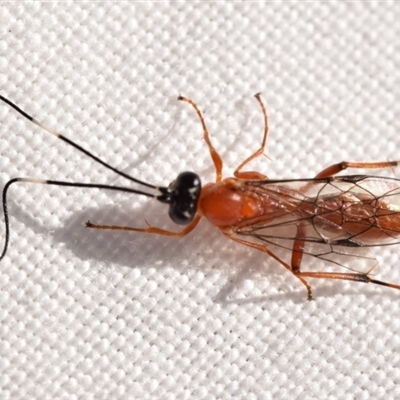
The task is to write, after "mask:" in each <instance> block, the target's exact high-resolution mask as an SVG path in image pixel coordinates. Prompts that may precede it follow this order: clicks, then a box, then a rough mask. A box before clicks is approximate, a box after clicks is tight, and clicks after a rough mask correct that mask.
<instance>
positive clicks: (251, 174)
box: [233, 93, 268, 180]
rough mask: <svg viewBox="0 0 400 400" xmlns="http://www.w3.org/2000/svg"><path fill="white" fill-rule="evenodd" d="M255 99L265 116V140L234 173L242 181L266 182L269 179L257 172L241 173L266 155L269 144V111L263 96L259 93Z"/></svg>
mask: <svg viewBox="0 0 400 400" xmlns="http://www.w3.org/2000/svg"><path fill="white" fill-rule="evenodd" d="M255 98H256V99H257V101H258V103H259V104H260V106H261V110H262V113H263V116H264V136H263V140H262V142H261V147H260V148H259V149H258V150H257V151H255V152H254V153H253V154H252V155H251V156H250V157H247V158H246V159H245V160H244V161H243V162H242V163H241V164H240V165H239V166H238V167H237V168H236V169H235V171H234V173H233V175H235V177H236V178H240V179H249V180H264V179H268V177H267V176H266V175H263V174H261V173H259V172H256V171H245V172H240V170H241V169H242V168H243V167H244V166H245V165H246V164H248V163H249V162H250V161H251V160H254V159H255V158H256V157H258V156H260V155H262V154H264V151H265V146H266V144H267V136H268V115H267V110H266V109H265V105H264V103H263V101H262V99H261V94H260V93H257V94H256V95H255Z"/></svg>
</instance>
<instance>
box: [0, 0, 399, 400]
mask: <svg viewBox="0 0 400 400" xmlns="http://www.w3.org/2000/svg"><path fill="white" fill-rule="evenodd" d="M399 20H400V5H399V4H398V3H397V2H372V1H371V2H367V1H363V2H308V1H307V2H306V1H304V2H294V1H290V2H289V1H288V2H263V3H258V2H235V3H230V2H209V3H204V4H200V3H190V2H180V3H173V2H172V3H163V2H161V3H159V2H155V3H131V4H129V3H88V4H85V3H82V4H81V3H73V4H71V3H70V4H61V3H39V2H37V3H26V4H17V3H4V4H2V7H1V9H0V32H1V44H0V52H1V56H0V88H1V89H0V93H1V95H4V96H6V97H8V98H10V99H11V100H12V101H14V102H15V103H16V104H18V105H19V106H20V107H22V108H23V109H24V110H25V111H27V112H29V113H30V114H32V115H34V116H35V117H36V118H37V119H39V120H40V121H43V122H44V123H46V124H47V125H49V126H51V127H53V128H56V129H58V130H59V131H61V132H62V133H63V134H64V135H66V136H67V137H69V138H71V139H73V140H76V141H77V142H78V143H79V144H81V145H83V146H84V147H86V148H88V149H90V150H91V151H93V153H95V154H96V155H98V156H100V157H102V158H103V159H105V160H107V161H108V162H110V163H111V164H113V165H114V166H116V167H118V168H121V169H122V170H123V171H125V172H127V173H130V174H132V175H134V176H137V177H138V178H140V179H142V180H145V181H147V182H150V183H153V184H160V185H168V184H169V182H170V181H172V180H173V179H175V177H176V175H177V173H179V172H181V171H184V170H193V171H195V172H197V173H199V174H200V176H201V178H202V179H203V181H204V182H207V181H211V180H213V179H214V169H213V166H212V162H211V160H210V157H209V154H208V152H207V148H206V145H205V143H204V141H203V140H202V136H201V135H202V130H201V126H200V124H199V122H198V120H197V118H196V115H195V113H194V111H193V109H191V107H190V106H189V105H188V104H185V103H180V102H178V101H177V100H176V99H177V96H178V95H179V94H182V95H185V96H188V97H191V98H192V99H193V100H195V101H196V102H197V104H198V105H199V107H200V108H201V109H202V111H203V112H204V115H205V119H206V122H207V124H208V127H209V130H210V132H211V134H212V140H213V143H214V145H215V147H216V148H217V149H218V151H219V152H220V153H221V155H222V157H223V159H224V162H225V168H224V174H225V176H229V175H230V174H231V173H232V171H233V169H234V168H235V167H236V166H237V165H238V164H239V163H240V162H241V161H242V160H243V159H244V158H245V157H247V156H248V155H249V154H250V153H251V152H252V151H254V150H256V149H257V148H258V146H259V145H260V141H261V135H262V127H263V125H262V124H263V121H262V115H261V112H260V109H259V106H258V104H257V103H256V101H255V99H254V97H253V95H254V94H255V93H257V92H262V93H263V99H264V101H265V102H266V104H267V108H268V114H269V117H270V132H269V133H270V136H269V138H268V148H267V153H268V156H269V157H270V158H271V160H269V159H267V158H265V157H260V158H259V159H257V160H255V161H254V162H253V163H252V166H251V168H253V169H255V170H258V171H262V172H263V173H265V174H267V175H268V176H269V177H270V178H300V177H312V176H314V175H315V174H316V173H317V172H318V171H320V170H322V169H323V168H324V167H326V166H327V165H329V164H332V163H335V162H339V161H341V160H344V159H346V160H365V161H372V160H379V161H382V160H389V159H399V158H400V150H399V149H400V118H398V117H399V115H400V85H399V83H400V81H399V77H400V25H399V22H398V21H399ZM0 134H1V141H0V177H1V184H2V185H4V184H5V183H6V181H7V180H8V179H10V178H12V177H16V176H32V177H38V178H47V179H64V180H71V181H80V182H100V183H110V184H120V185H122V184H126V182H125V181H124V180H123V179H119V178H117V177H116V176H115V175H114V174H112V173H111V172H110V171H107V170H105V169H104V168H102V167H101V166H99V165H98V164H95V163H94V162H93V161H91V160H90V159H88V158H87V157H85V156H84V155H82V154H80V153H79V152H77V151H76V150H74V149H73V148H71V147H68V146H67V145H66V144H65V143H62V142H60V141H58V140H57V139H56V138H54V137H52V136H50V135H49V134H47V133H46V132H44V131H42V130H40V129H39V128H38V127H37V126H35V125H33V124H31V123H29V122H28V121H26V120H24V119H23V117H22V116H20V115H18V114H17V113H16V112H14V111H12V110H11V109H10V108H9V107H8V106H6V105H5V104H0ZM386 174H387V175H389V176H393V172H392V171H387V172H386ZM397 176H399V172H398V171H397ZM9 208H10V215H11V242H10V247H9V251H8V254H7V255H6V257H5V258H4V259H3V260H2V262H1V265H0V302H1V312H0V321H1V323H0V332H1V334H0V338H1V345H0V355H1V360H0V370H1V373H0V380H1V384H0V398H2V399H6V398H13V399H22V398H38V399H39V398H40V399H43V398H65V399H66V398H68V399H73V398H85V399H90V398H93V399H94V398H96V399H101V398H104V399H106V398H107V399H110V398H114V399H116V398H121V399H122V398H124V399H126V398H131V399H134V398H136V399H146V398H154V399H156V398H163V399H177V398H179V399H189V398H190V399H212V398H215V399H217V398H218V399H228V398H246V399H294V398H299V399H300V398H301V399H305V398H307V399H328V398H329V399H339V398H340V399H354V398H356V399H367V398H373V399H377V398H400V351H399V350H400V340H399V335H398V332H399V329H400V292H398V291H395V290H391V289H387V288H382V287H374V286H371V285H362V284H356V283H354V284H351V283H343V282H328V281H317V280H313V281H312V280H310V283H311V284H312V286H313V288H314V295H315V298H316V300H315V301H313V302H307V301H306V292H305V290H304V287H303V286H302V285H301V284H300V283H299V282H298V281H297V280H296V279H295V278H293V277H292V276H291V275H290V274H289V273H288V272H287V271H285V270H284V268H283V267H281V266H279V265H277V264H276V263H274V262H272V261H271V260H270V259H269V258H268V257H266V256H265V255H264V254H261V253H258V252H257V251H253V250H251V249H248V248H246V247H241V246H240V245H238V244H236V243H234V242H232V241H229V240H228V239H226V238H225V237H223V235H221V234H220V233H219V232H218V231H217V230H215V229H213V228H212V227H211V226H210V225H209V224H208V223H207V222H206V221H203V222H202V223H201V224H200V226H199V227H198V228H197V229H196V230H195V231H193V232H192V233H191V234H190V235H188V236H187V237H185V238H182V239H174V238H165V237H157V236H149V235H144V234H135V233H124V232H110V231H95V230H89V229H85V228H84V223H85V221H87V220H88V219H90V220H91V221H92V222H94V223H101V224H129V225H132V226H145V222H144V219H146V220H147V221H148V222H149V223H150V224H154V225H157V226H165V227H168V228H170V229H175V227H174V226H173V224H172V223H170V222H168V217H167V212H166V207H165V206H163V205H162V204H158V203H156V202H155V201H151V200H148V199H146V198H141V197H139V196H128V195H123V194H114V193H109V192H106V191H99V190H89V189H88V190H82V189H68V188H60V187H49V186H42V185H33V184H25V185H23V184H20V185H19V186H18V185H15V186H14V187H12V188H11V189H10V193H9ZM2 232H4V230H2ZM3 237H4V233H2V238H3ZM399 252H400V246H391V247H387V248H380V249H374V253H375V255H376V256H377V257H378V259H379V261H380V264H381V268H380V272H381V278H382V279H383V280H387V281H391V282H400V270H399V266H400V263H399V256H398V255H399ZM287 257H288V258H287V260H290V254H287ZM303 268H304V269H307V266H306V265H304V266H303ZM246 269H247V270H254V273H252V274H244V273H243V271H246ZM242 275H244V278H253V279H245V280H244V282H242V283H241V284H240V285H239V284H238V283H239V282H236V281H235V279H234V282H233V284H232V285H230V284H229V282H230V281H229V279H233V278H235V277H236V278H237V281H241V280H243V279H241V278H243V276H242ZM231 286H233V287H235V288H236V290H235V291H234V292H233V293H232V294H231V297H233V298H234V299H239V300H238V301H232V302H230V303H219V302H217V301H216V300H215V298H216V297H218V294H221V293H223V294H224V293H226V292H228V289H230V287H231Z"/></svg>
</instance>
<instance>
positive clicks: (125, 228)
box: [86, 215, 201, 237]
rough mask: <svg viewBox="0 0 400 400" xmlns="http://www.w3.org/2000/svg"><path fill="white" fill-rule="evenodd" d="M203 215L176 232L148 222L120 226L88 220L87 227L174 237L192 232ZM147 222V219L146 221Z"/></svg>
mask: <svg viewBox="0 0 400 400" xmlns="http://www.w3.org/2000/svg"><path fill="white" fill-rule="evenodd" d="M200 219H201V216H200V215H198V216H196V217H195V218H194V219H193V221H192V222H191V223H190V224H189V225H186V226H185V227H184V228H183V229H182V230H181V231H179V232H174V231H168V230H165V229H161V228H157V227H154V226H151V225H149V224H148V227H147V228H133V227H131V226H118V225H95V224H92V223H91V222H90V221H88V222H86V228H93V229H111V230H119V231H133V232H144V233H154V234H156V235H164V236H174V237H183V236H186V235H187V234H188V233H190V232H191V231H192V230H193V229H194V228H195V227H196V225H197V224H198V223H199V221H200ZM146 223H147V221H146Z"/></svg>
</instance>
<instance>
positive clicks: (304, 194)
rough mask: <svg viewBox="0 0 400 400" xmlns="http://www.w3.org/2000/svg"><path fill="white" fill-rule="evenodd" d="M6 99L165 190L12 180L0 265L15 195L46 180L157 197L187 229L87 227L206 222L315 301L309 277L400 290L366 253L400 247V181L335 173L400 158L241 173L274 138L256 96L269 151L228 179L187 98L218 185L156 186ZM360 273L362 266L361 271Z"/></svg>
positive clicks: (187, 179)
mask: <svg viewBox="0 0 400 400" xmlns="http://www.w3.org/2000/svg"><path fill="white" fill-rule="evenodd" d="M0 99H1V100H2V101H4V102H5V103H7V104H8V105H10V106H11V107H12V108H14V109H15V110H17V111H18V112H19V113H20V114H22V115H23V116H24V117H25V118H27V119H28V120H30V121H31V122H33V123H35V124H36V125H38V126H39V127H41V128H42V129H44V130H46V131H47V132H49V133H51V134H53V135H54V136H56V137H58V138H59V139H61V140H63V141H65V142H66V143H68V144H69V145H71V146H73V147H75V148H76V149H78V150H79V151H81V152H83V153H85V154H86V155H87V156H89V157H91V158H93V159H94V160H95V161H97V162H99V163H100V164H102V165H103V166H105V167H106V168H109V169H111V170H112V171H114V172H115V173H117V174H119V175H121V176H123V177H124V178H126V179H128V180H131V181H133V182H135V183H137V184H140V185H143V186H145V187H147V188H150V189H152V190H156V191H157V193H155V194H151V193H148V192H144V191H142V190H137V189H131V188H128V187H121V186H111V185H103V184H93V183H79V182H64V181H53V180H43V179H32V178H14V179H11V180H10V181H9V182H7V184H6V185H5V187H4V190H3V211H4V217H5V226H6V240H5V245H4V249H3V252H2V254H1V256H0V260H1V259H2V258H3V257H4V256H5V254H6V251H7V247H8V242H9V231H10V230H9V218H8V209H7V191H8V189H9V187H10V185H11V184H13V183H16V182H29V183H40V184H49V185H58V186H74V187H86V188H101V189H108V190H116V191H125V192H130V193H136V194H141V195H145V196H148V197H153V198H156V199H157V200H159V201H160V202H162V203H166V204H169V215H170V217H171V219H172V220H173V221H174V222H175V223H177V224H180V225H186V226H185V227H184V228H183V229H182V230H181V231H179V232H174V231H169V230H164V229H160V228H156V227H153V226H148V227H147V228H134V227H130V226H113V225H97V224H92V223H91V222H89V221H88V222H87V223H86V226H87V227H89V228H96V229H113V230H125V231H136V232H146V233H154V234H160V235H166V236H176V237H182V236H185V235H187V234H188V233H189V232H191V231H192V230H193V229H194V228H195V227H196V225H197V224H198V222H199V221H200V219H201V218H202V217H205V218H206V219H207V220H208V221H209V222H210V223H211V224H212V225H214V226H215V227H216V228H218V229H219V230H220V231H221V232H222V233H223V234H224V235H226V236H227V237H229V238H230V239H232V240H234V241H236V242H238V243H241V244H244V245H246V246H249V247H252V248H254V249H257V250H259V251H262V252H264V253H266V254H268V255H269V256H271V257H272V258H274V259H275V260H276V261H278V262H279V263H280V264H281V265H283V266H284V267H285V268H286V269H287V270H289V271H290V272H292V273H293V274H294V275H295V276H296V277H297V278H298V279H299V280H300V281H301V282H302V283H303V284H304V285H305V287H306V289H307V293H308V299H309V300H311V299H312V291H311V287H310V285H309V284H308V282H307V281H306V278H326V279H340V280H349V281H358V282H364V283H374V284H379V285H384V286H388V287H391V288H395V289H400V285H396V284H392V283H387V282H382V281H378V280H375V279H372V278H371V277H370V276H369V274H370V272H371V271H372V270H373V268H374V267H375V266H376V264H377V262H376V260H375V259H374V258H373V257H370V256H368V255H366V248H368V247H370V246H380V245H386V244H393V243H398V242H399V241H400V181H399V180H397V179H393V178H382V177H374V176H368V175H347V176H338V177H336V176H335V175H336V174H338V173H339V172H341V171H343V170H345V169H347V168H367V169H378V168H390V167H394V166H397V165H398V164H399V162H398V161H388V162H386V161H385V162H372V163H366V162H346V161H344V162H341V163H338V164H334V165H332V166H330V167H328V168H326V169H324V170H323V171H321V172H320V173H319V174H317V175H316V177H315V178H313V179H297V180H269V179H268V178H267V177H266V176H265V175H262V174H260V173H258V172H255V171H241V170H242V168H243V167H244V166H245V165H246V164H247V163H249V162H250V161H251V160H253V159H254V158H256V157H258V156H259V155H261V154H263V152H264V149H265V146H266V141H267V134H268V117H267V113H266V110H265V106H264V104H263V102H262V100H261V97H260V95H256V99H257V101H258V103H259V104H260V106H261V109H262V112H263V116H264V136H263V141H262V144H261V147H260V148H259V149H258V150H257V151H256V152H255V153H253V154H252V155H251V156H250V157H248V158H247V159H245V160H244V161H243V162H242V163H241V164H240V165H239V166H238V167H237V168H236V170H235V171H234V177H231V178H226V179H222V167H223V162H222V159H221V157H220V156H219V154H218V153H217V151H216V150H215V148H214V147H213V145H212V143H211V140H210V136H209V133H208V130H207V127H206V124H205V122H204V118H203V115H202V113H201V112H200V110H199V108H198V107H197V105H196V104H195V103H194V102H193V101H192V100H190V99H187V98H185V97H182V96H180V97H179V100H182V101H185V102H187V103H189V104H190V105H191V106H192V107H193V108H194V109H195V111H196V113H197V115H198V117H199V119H200V121H201V124H202V127H203V135H204V139H205V142H206V144H207V146H208V149H209V151H210V155H211V158H212V160H213V163H214V166H215V171H216V182H215V183H207V184H206V185H204V187H201V181H200V178H199V177H198V176H197V175H196V174H195V173H193V172H183V173H181V174H180V175H178V177H177V178H176V180H175V181H173V182H172V183H171V184H170V185H169V186H168V187H158V186H154V185H150V184H148V183H145V182H143V181H140V180H138V179H136V178H133V177H131V176H129V175H127V174H125V173H123V172H121V171H119V170H117V169H116V168H113V167H112V166H110V165H109V164H107V163H105V162H104V161H102V160H100V159H99V158H98V157H96V156H94V155H93V154H91V153H90V152H89V151H87V150H85V149H84V148H82V147H81V146H79V145H77V144H75V143H74V142H72V141H71V140H69V139H67V138H66V137H64V136H62V135H61V134H59V133H57V132H55V131H53V130H52V129H50V128H48V127H46V126H45V125H43V124H41V123H40V122H38V121H37V120H35V119H34V118H32V117H31V116H29V115H28V114H26V113H25V112H24V111H22V110H21V109H20V108H18V107H17V106H16V105H15V104H13V103H12V102H11V101H9V100H7V99H6V98H4V97H2V96H0ZM275 249H287V250H289V251H291V254H292V256H291V261H290V263H286V262H285V261H284V260H282V258H281V257H280V256H278V255H277V254H276V250H275ZM304 255H311V256H314V257H316V258H318V259H320V260H324V261H327V262H329V263H332V265H339V266H346V267H347V268H349V269H353V270H354V271H356V269H355V268H354V267H353V266H352V265H349V266H347V265H346V263H348V260H352V261H356V260H357V259H361V263H362V264H363V266H364V267H363V272H325V271H315V272H309V271H302V270H301V268H300V267H301V263H302V259H303V256H304ZM357 270H358V268H357Z"/></svg>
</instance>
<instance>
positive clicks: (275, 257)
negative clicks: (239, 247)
mask: <svg viewBox="0 0 400 400" xmlns="http://www.w3.org/2000/svg"><path fill="white" fill-rule="evenodd" d="M223 233H224V235H225V236H227V237H229V239H232V240H234V241H235V242H238V243H241V244H244V245H245V246H248V247H251V248H253V249H256V250H259V251H262V252H263V253H267V254H268V255H269V256H270V257H272V258H273V259H274V260H276V261H278V263H279V264H281V265H283V266H284V267H285V268H286V269H287V270H288V271H290V272H291V273H292V274H293V275H294V276H295V277H296V278H297V279H298V280H299V281H300V282H301V283H302V284H303V285H304V286H305V287H306V289H307V294H308V296H307V299H308V300H312V298H313V297H312V290H311V286H310V285H309V284H308V282H307V281H306V280H305V279H304V278H302V277H301V276H300V275H299V274H297V273H295V272H294V271H293V269H292V267H291V266H290V265H288V264H287V263H285V261H283V260H282V259H281V258H279V257H278V256H277V255H276V254H274V253H273V252H272V251H271V250H269V249H268V248H267V247H266V246H263V245H261V244H257V243H252V242H247V241H246V240H242V239H239V238H237V237H235V236H233V235H232V234H230V233H229V232H223Z"/></svg>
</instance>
